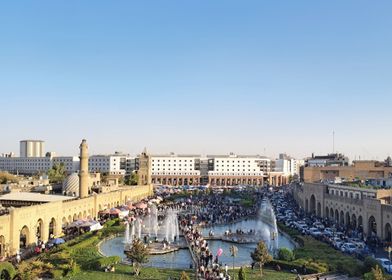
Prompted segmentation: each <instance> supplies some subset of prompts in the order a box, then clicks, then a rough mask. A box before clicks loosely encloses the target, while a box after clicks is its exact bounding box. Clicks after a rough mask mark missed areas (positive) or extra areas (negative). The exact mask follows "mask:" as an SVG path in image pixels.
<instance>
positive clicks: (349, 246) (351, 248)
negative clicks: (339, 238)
mask: <svg viewBox="0 0 392 280" xmlns="http://www.w3.org/2000/svg"><path fill="white" fill-rule="evenodd" d="M340 250H341V251H342V252H344V253H348V254H354V253H355V251H356V250H357V246H355V244H353V243H344V244H343V245H342V247H341V248H340Z"/></svg>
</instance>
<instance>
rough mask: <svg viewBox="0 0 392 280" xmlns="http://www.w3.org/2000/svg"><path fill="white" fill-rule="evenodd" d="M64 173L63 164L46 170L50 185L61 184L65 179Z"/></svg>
mask: <svg viewBox="0 0 392 280" xmlns="http://www.w3.org/2000/svg"><path fill="white" fill-rule="evenodd" d="M65 175H66V171H65V167H64V164H63V163H60V164H55V165H53V166H52V168H51V169H49V170H48V177H49V181H50V182H51V183H61V182H62V181H63V180H64V179H65Z"/></svg>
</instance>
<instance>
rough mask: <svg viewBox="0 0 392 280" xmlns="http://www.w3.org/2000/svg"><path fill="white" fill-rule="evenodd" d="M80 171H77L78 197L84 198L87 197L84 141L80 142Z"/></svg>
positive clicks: (86, 151) (86, 156) (85, 144)
mask: <svg viewBox="0 0 392 280" xmlns="http://www.w3.org/2000/svg"><path fill="white" fill-rule="evenodd" d="M79 158H80V170H79V197H80V198H85V197H87V196H88V184H89V174H88V146H87V141H86V139H83V140H82V143H81V144H80V157H79Z"/></svg>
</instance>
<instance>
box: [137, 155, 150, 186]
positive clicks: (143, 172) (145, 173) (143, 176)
mask: <svg viewBox="0 0 392 280" xmlns="http://www.w3.org/2000/svg"><path fill="white" fill-rule="evenodd" d="M137 174H138V177H139V178H138V182H137V184H138V185H139V186H145V185H150V184H151V158H150V155H149V154H148V153H147V149H146V148H144V150H143V152H142V153H141V154H140V155H139V171H138V172H137Z"/></svg>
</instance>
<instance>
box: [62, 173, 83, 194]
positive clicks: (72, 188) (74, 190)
mask: <svg viewBox="0 0 392 280" xmlns="http://www.w3.org/2000/svg"><path fill="white" fill-rule="evenodd" d="M63 194H65V195H69V196H79V175H78V174H77V173H72V174H71V175H69V176H68V177H67V178H65V180H64V182H63Z"/></svg>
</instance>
